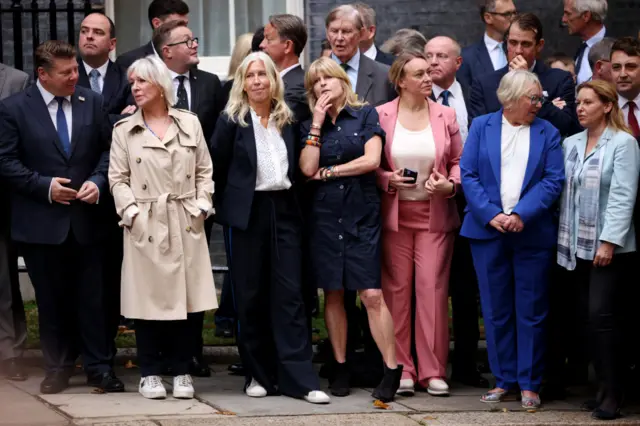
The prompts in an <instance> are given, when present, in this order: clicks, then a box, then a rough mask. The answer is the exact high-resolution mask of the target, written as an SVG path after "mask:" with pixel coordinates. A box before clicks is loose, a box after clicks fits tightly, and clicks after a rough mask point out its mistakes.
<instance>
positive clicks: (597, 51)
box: [588, 37, 616, 69]
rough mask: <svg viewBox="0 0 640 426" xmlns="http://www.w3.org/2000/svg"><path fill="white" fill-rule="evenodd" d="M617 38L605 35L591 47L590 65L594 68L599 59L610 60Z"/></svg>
mask: <svg viewBox="0 0 640 426" xmlns="http://www.w3.org/2000/svg"><path fill="white" fill-rule="evenodd" d="M615 41H616V39H615V38H613V37H605V38H603V39H602V40H600V41H599V42H597V43H596V44H594V45H593V46H591V49H589V56H588V60H589V66H590V67H591V69H593V67H594V66H596V62H598V61H608V60H609V59H611V48H612V47H613V43H615Z"/></svg>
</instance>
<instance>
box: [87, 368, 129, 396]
mask: <svg viewBox="0 0 640 426" xmlns="http://www.w3.org/2000/svg"><path fill="white" fill-rule="evenodd" d="M87 385H89V386H93V387H96V388H98V389H101V390H103V391H105V392H124V383H122V381H121V380H120V379H118V378H117V377H116V374H115V373H114V372H113V371H109V372H107V373H102V374H96V375H94V376H91V377H88V378H87Z"/></svg>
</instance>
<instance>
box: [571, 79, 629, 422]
mask: <svg viewBox="0 0 640 426" xmlns="http://www.w3.org/2000/svg"><path fill="white" fill-rule="evenodd" d="M577 112H578V119H579V120H580V125H581V126H582V127H584V128H585V129H586V130H584V131H583V132H581V133H578V134H576V135H573V136H571V137H570V138H567V139H565V141H564V161H565V168H566V173H567V180H566V182H565V185H564V191H563V193H562V202H561V208H560V228H559V233H558V264H559V265H560V266H561V267H562V269H561V272H560V273H561V274H562V276H561V281H560V282H561V283H562V284H564V285H569V286H571V292H572V293H571V294H574V295H576V297H577V299H575V302H576V305H577V312H578V313H577V315H575V317H576V319H577V320H578V321H577V322H578V323H579V324H577V327H574V330H575V329H577V330H580V333H579V337H583V338H584V337H586V336H585V334H586V332H587V330H588V332H589V335H588V336H589V338H588V339H586V338H584V339H581V342H580V344H582V343H583V342H582V341H583V340H584V341H587V340H588V341H589V343H590V345H589V346H590V347H591V348H592V349H593V351H592V353H591V359H592V361H593V365H594V368H595V371H596V375H597V377H598V382H599V386H600V388H599V390H598V395H597V397H596V399H595V400H594V401H588V402H586V403H585V404H584V408H586V409H588V410H589V411H592V412H593V414H592V415H593V417H594V418H597V419H602V420H612V419H614V418H615V417H617V416H618V414H619V413H618V410H619V408H620V405H621V403H622V384H623V383H622V382H623V380H622V378H621V377H620V365H621V364H622V362H621V361H622V360H621V359H620V353H619V349H618V348H619V347H620V343H621V342H620V341H619V340H618V337H617V333H618V330H619V324H617V322H616V319H617V316H618V314H619V308H618V306H619V300H618V297H619V296H620V292H621V289H622V286H623V285H625V284H626V283H624V282H622V280H621V278H623V276H624V271H625V268H626V267H627V265H629V260H630V257H631V259H633V258H634V257H633V255H632V253H633V252H635V251H636V239H635V231H634V224H633V220H632V218H633V209H634V205H635V200H636V192H637V187H638V175H639V174H640V150H639V149H638V143H637V142H636V140H635V139H634V137H633V136H632V135H631V131H630V130H629V129H628V128H627V126H626V125H625V122H624V118H623V116H622V112H621V111H620V108H619V106H618V97H617V94H616V90H615V87H614V86H613V85H611V84H610V83H607V82H605V81H602V80H594V81H589V82H586V83H583V84H581V85H580V86H578V102H577ZM565 308H567V309H569V308H570V307H568V306H565ZM571 316H573V315H571ZM585 349H586V348H585Z"/></svg>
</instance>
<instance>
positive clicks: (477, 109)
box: [469, 13, 581, 136]
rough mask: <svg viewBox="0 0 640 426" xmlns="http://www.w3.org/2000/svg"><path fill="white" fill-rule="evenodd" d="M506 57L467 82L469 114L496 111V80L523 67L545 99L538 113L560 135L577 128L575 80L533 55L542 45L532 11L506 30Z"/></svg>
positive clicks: (540, 26)
mask: <svg viewBox="0 0 640 426" xmlns="http://www.w3.org/2000/svg"><path fill="white" fill-rule="evenodd" d="M506 40H507V58H508V60H509V64H508V65H507V66H505V67H504V68H501V69H499V70H498V71H494V72H492V73H489V74H485V75H484V76H482V77H480V78H478V79H476V80H475V81H474V82H473V85H472V86H471V96H470V98H469V99H470V105H469V118H470V119H471V120H473V119H474V118H475V117H478V116H480V115H484V114H488V113H491V112H496V111H498V110H500V108H502V105H501V104H500V102H499V101H498V95H497V94H496V91H497V89H498V86H499V85H500V80H501V79H502V77H504V75H505V74H507V73H508V72H509V71H510V70H514V69H523V70H530V71H532V72H534V73H535V74H536V75H537V76H538V78H539V79H540V83H541V84H542V90H543V95H544V97H545V98H546V100H545V102H544V103H543V105H542V108H541V109H540V112H539V113H538V117H540V118H543V119H545V120H547V121H549V122H550V123H551V124H553V125H554V126H555V127H556V128H557V129H558V130H559V131H560V134H561V135H562V136H571V135H573V134H574V133H577V132H579V131H580V130H581V127H580V124H579V123H578V118H577V116H576V108H575V98H576V94H575V90H576V87H575V83H574V82H573V78H572V77H571V74H569V73H568V72H566V71H563V70H559V69H551V68H548V67H547V66H546V65H544V64H543V63H542V62H541V61H537V60H536V58H537V57H538V55H539V54H540V52H541V51H542V48H543V47H544V38H543V34H542V23H541V22H540V19H538V17H537V16H536V15H534V14H532V13H523V14H521V15H518V16H516V17H515V18H514V20H513V22H512V24H511V26H510V27H509V30H508V31H507V38H506Z"/></svg>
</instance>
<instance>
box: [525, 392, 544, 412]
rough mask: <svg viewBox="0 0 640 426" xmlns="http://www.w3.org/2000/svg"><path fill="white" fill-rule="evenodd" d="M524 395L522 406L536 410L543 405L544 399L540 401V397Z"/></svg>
mask: <svg viewBox="0 0 640 426" xmlns="http://www.w3.org/2000/svg"><path fill="white" fill-rule="evenodd" d="M521 396H522V408H526V409H527V410H536V409H538V408H540V406H541V405H542V401H540V397H539V396H538V397H535V398H531V397H529V396H524V394H521Z"/></svg>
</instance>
